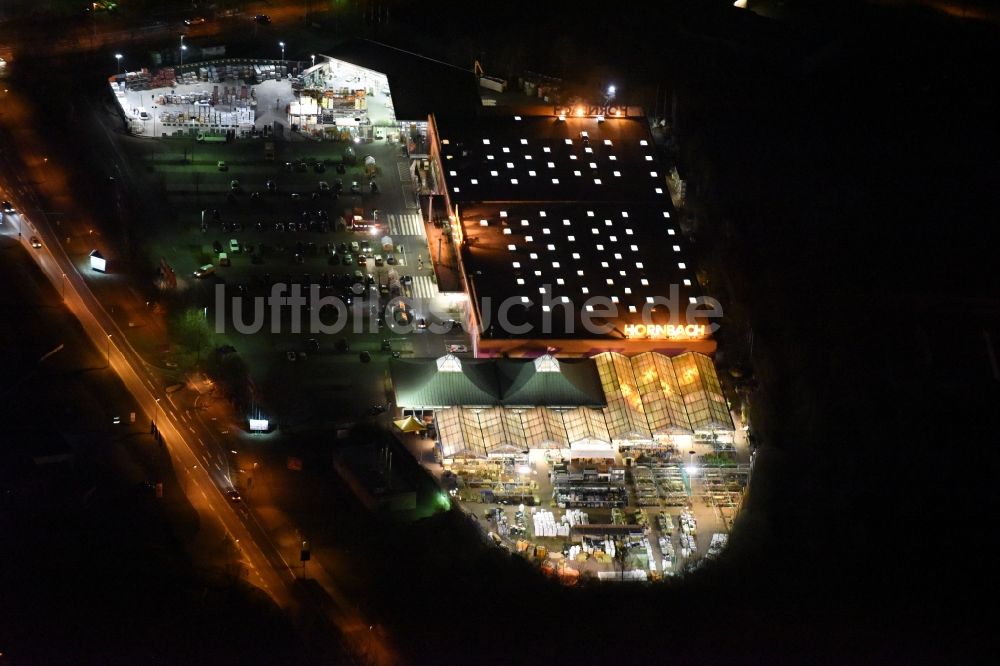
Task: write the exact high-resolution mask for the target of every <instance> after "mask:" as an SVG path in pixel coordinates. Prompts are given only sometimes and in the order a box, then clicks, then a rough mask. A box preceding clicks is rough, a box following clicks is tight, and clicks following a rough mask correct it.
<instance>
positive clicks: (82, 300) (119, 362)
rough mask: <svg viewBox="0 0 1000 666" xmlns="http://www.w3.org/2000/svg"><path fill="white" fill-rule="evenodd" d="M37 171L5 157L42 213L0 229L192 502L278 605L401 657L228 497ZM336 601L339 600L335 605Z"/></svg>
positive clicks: (209, 455)
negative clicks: (104, 299)
mask: <svg viewBox="0 0 1000 666" xmlns="http://www.w3.org/2000/svg"><path fill="white" fill-rule="evenodd" d="M2 138H7V137H6V136H4V137H2ZM19 138H20V139H21V143H20V145H19V147H20V148H21V149H22V150H23V149H24V142H25V141H27V140H28V139H26V138H25V135H24V134H22V135H21V136H20V137H19ZM12 148H13V147H12V146H10V147H8V148H7V151H11V153H10V154H15V153H13V152H12ZM35 165H36V168H37V167H38V166H41V165H38V164H37V162H36V163H35ZM34 175H37V174H36V173H34V172H33V171H31V170H29V169H25V168H24V167H23V166H22V165H19V164H17V163H16V160H5V161H4V165H3V167H2V176H0V177H2V183H3V185H2V187H0V192H2V196H3V198H5V199H9V200H10V201H12V202H13V203H14V205H15V207H16V208H17V209H18V210H23V209H25V204H27V206H26V208H27V209H28V210H32V211H37V212H36V213H33V214H32V215H31V217H30V218H29V217H28V216H25V215H22V214H20V213H15V214H13V215H6V216H5V219H4V221H3V225H2V226H0V233H3V234H4V235H7V236H10V237H11V238H16V239H18V240H19V242H21V243H22V244H23V245H24V246H25V248H26V250H27V251H28V252H29V253H31V255H32V256H33V257H34V258H35V260H36V262H37V263H38V265H39V267H40V268H41V270H42V272H43V273H44V274H45V275H46V276H47V277H48V279H49V280H50V282H51V283H52V284H53V286H54V287H55V288H56V289H57V290H58V291H59V292H60V293H61V294H62V295H63V298H64V301H65V304H66V307H67V308H68V309H69V310H70V312H72V313H73V315H74V316H76V318H77V319H78V320H79V321H80V323H81V325H82V328H83V331H84V333H85V334H86V335H87V337H89V339H90V340H91V342H92V343H93V344H94V346H95V347H96V348H97V349H104V350H105V352H106V359H107V362H108V363H109V365H110V367H111V368H112V369H113V370H114V371H115V373H116V374H117V375H118V376H119V378H120V379H121V381H122V382H123V383H124V384H125V386H126V387H127V388H128V390H129V391H130V393H132V395H133V396H134V397H135V399H136V401H137V402H138V404H140V405H142V406H143V409H144V411H145V412H146V418H148V419H153V418H154V417H155V418H156V421H157V426H158V428H159V430H160V432H161V433H162V434H163V439H164V442H165V444H166V446H167V448H168V450H169V452H170V454H171V458H172V460H173V461H174V464H175V469H176V470H177V471H178V476H179V478H181V479H182V481H183V482H184V485H185V487H186V488H187V495H188V498H189V500H191V502H192V504H193V505H194V506H195V507H196V508H198V509H199V511H200V512H201V513H202V515H203V516H208V517H210V518H211V519H214V520H216V521H218V522H219V523H220V524H221V525H222V527H223V529H224V530H225V532H226V533H227V534H228V535H229V536H230V538H231V539H232V541H233V542H234V543H235V544H236V547H237V548H238V549H239V551H240V553H241V554H242V556H243V559H244V560H245V561H246V563H247V566H248V569H249V580H250V581H251V582H252V583H254V584H255V585H257V586H258V587H260V588H261V589H263V590H264V591H266V592H267V593H268V594H269V595H270V596H271V597H272V598H273V599H274V600H275V602H276V603H278V605H279V606H281V607H282V608H285V609H289V610H292V609H295V608H302V607H303V606H305V607H306V608H308V609H311V610H313V611H315V612H319V613H320V614H321V616H322V617H325V618H327V619H328V620H329V621H330V622H331V623H332V624H333V625H334V626H337V627H338V628H339V629H340V632H341V634H342V635H343V636H344V637H345V638H346V640H347V641H348V642H349V643H353V648H354V651H355V652H356V653H357V654H365V655H367V657H368V658H369V660H371V661H374V662H376V663H392V662H393V661H394V660H395V658H394V657H393V655H392V653H391V652H390V651H389V648H388V647H387V641H386V640H385V638H381V639H380V640H377V641H373V640H372V632H371V630H369V629H368V627H369V625H368V623H366V622H365V621H364V620H363V619H362V618H360V617H358V616H357V613H356V611H354V607H353V606H352V605H351V604H350V603H349V602H348V600H346V599H344V598H343V597H342V596H340V595H338V594H337V592H336V586H335V585H334V584H333V581H332V580H331V579H330V577H329V576H328V575H327V574H326V572H324V571H323V570H322V569H321V568H320V567H318V566H316V567H314V568H313V571H312V575H311V578H312V579H313V580H315V581H317V582H319V583H320V588H321V590H322V592H319V591H317V589H316V588H315V587H307V586H303V585H302V584H301V582H300V581H299V579H298V577H297V575H296V573H297V572H296V570H294V569H293V567H292V564H291V563H290V562H289V561H288V560H287V559H286V556H285V555H284V554H283V553H282V552H280V551H279V550H278V548H277V547H276V546H275V545H274V544H273V543H272V542H271V541H270V539H269V538H268V536H267V534H266V533H265V531H264V530H263V529H262V528H261V527H260V525H259V523H257V521H256V519H255V518H254V516H253V514H252V513H251V512H250V511H247V510H245V509H243V508H242V505H234V504H233V503H232V502H231V501H230V500H229V499H228V497H227V496H226V495H225V490H226V489H228V488H229V487H231V483H230V481H229V478H228V476H227V473H226V472H227V467H226V457H225V455H224V454H223V453H220V452H219V449H218V444H215V446H213V445H212V444H213V442H214V433H212V432H211V431H210V430H209V429H208V428H207V427H205V426H204V425H203V424H201V423H200V422H198V421H197V420H196V419H192V418H191V417H190V415H188V414H187V413H184V412H182V411H180V410H178V409H177V408H176V407H175V406H174V405H173V403H172V402H171V400H170V396H169V395H168V394H167V393H166V392H165V391H164V390H162V389H161V388H160V382H159V379H158V377H157V375H156V372H155V369H154V368H153V367H151V366H150V365H149V364H147V363H146V362H145V360H144V359H143V358H142V357H141V356H140V355H139V354H138V353H137V352H136V351H135V349H134V348H133V347H132V345H131V344H130V343H129V342H128V339H127V336H126V335H125V334H124V333H123V332H122V330H121V329H120V328H119V326H118V324H117V322H116V321H115V319H114V318H113V317H112V316H111V315H110V314H109V313H108V312H107V311H106V310H105V308H104V307H103V305H102V304H101V303H100V302H99V301H98V300H97V298H96V297H95V296H94V294H93V292H92V291H91V290H90V288H89V287H88V285H87V283H86V281H85V280H84V278H83V276H82V275H81V274H80V273H79V271H78V270H77V266H76V265H75V264H74V262H73V261H72V260H71V259H70V257H69V256H68V255H67V253H66V251H65V249H64V248H63V246H62V244H61V242H60V241H61V235H62V233H65V232H66V229H60V234H59V235H57V234H56V233H54V231H53V229H52V226H51V225H50V223H49V220H48V215H47V213H46V212H45V210H44V207H43V206H40V205H39V199H38V197H37V196H36V194H35V191H34V189H35V183H36V181H33V180H32V179H31V177H32V176H34ZM18 232H20V236H18ZM32 236H34V237H37V238H38V239H39V240H40V241H41V245H42V246H41V247H40V248H32V247H31V246H30V243H29V239H30V238H31V237H32ZM158 402H159V408H157V403H158ZM296 564H297V563H296ZM325 596H328V597H329V598H324V597H325ZM331 599H332V601H333V603H332V604H331V603H329V601H330V600H331Z"/></svg>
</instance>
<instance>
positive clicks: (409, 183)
mask: <svg viewBox="0 0 1000 666" xmlns="http://www.w3.org/2000/svg"><path fill="white" fill-rule="evenodd" d="M396 171H397V172H398V173H399V184H400V186H401V187H402V188H403V200H404V201H405V202H406V207H407V208H408V209H409V210H416V209H419V208H420V204H419V203H418V202H417V192H416V190H415V189H414V188H413V174H411V173H410V161H409V160H405V161H403V162H396Z"/></svg>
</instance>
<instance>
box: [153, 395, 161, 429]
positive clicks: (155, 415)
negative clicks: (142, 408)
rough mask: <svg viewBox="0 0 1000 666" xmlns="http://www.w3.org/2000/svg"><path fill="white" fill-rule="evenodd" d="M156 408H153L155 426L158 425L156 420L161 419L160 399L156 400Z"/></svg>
mask: <svg viewBox="0 0 1000 666" xmlns="http://www.w3.org/2000/svg"><path fill="white" fill-rule="evenodd" d="M155 400H156V406H155V407H154V408H153V425H156V420H157V419H158V418H159V417H160V399H159V398H155Z"/></svg>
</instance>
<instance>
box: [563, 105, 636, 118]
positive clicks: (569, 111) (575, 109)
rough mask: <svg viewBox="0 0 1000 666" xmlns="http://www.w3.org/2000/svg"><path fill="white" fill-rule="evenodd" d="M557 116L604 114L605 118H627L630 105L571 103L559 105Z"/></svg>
mask: <svg viewBox="0 0 1000 666" xmlns="http://www.w3.org/2000/svg"><path fill="white" fill-rule="evenodd" d="M553 110H554V111H555V114H554V115H556V116H560V117H563V116H565V117H570V116H575V117H577V118H583V117H596V116H604V117H605V118H625V117H626V116H628V106H626V105H625V104H570V105H557V106H556V107H555V108H554V109H553Z"/></svg>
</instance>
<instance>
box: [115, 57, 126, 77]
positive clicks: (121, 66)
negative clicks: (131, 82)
mask: <svg viewBox="0 0 1000 666" xmlns="http://www.w3.org/2000/svg"><path fill="white" fill-rule="evenodd" d="M123 57H124V56H122V54H121V53H116V54H115V60H117V61H118V71H119V73H121V74H124V73H125V68H124V66H123V65H122V58H123Z"/></svg>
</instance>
